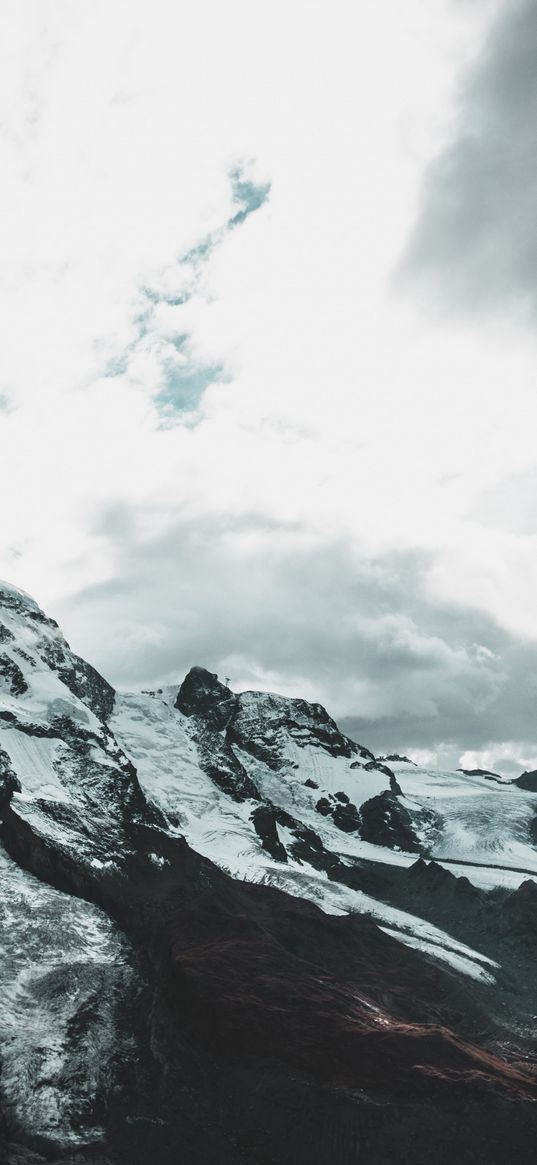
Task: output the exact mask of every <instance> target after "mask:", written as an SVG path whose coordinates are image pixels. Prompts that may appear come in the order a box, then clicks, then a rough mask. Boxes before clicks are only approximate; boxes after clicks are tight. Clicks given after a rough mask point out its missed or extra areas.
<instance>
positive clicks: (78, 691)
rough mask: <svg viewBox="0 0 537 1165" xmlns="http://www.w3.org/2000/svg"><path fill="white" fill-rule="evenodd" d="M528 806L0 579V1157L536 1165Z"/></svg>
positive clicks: (531, 813) (496, 784) (314, 708)
mask: <svg viewBox="0 0 537 1165" xmlns="http://www.w3.org/2000/svg"><path fill="white" fill-rule="evenodd" d="M529 784H530V785H531V782H530V783H529ZM536 808H537V794H536V793H535V791H534V790H533V788H531V787H528V782H527V781H526V782H518V783H517V782H514V783H509V782H502V781H501V780H498V779H496V780H490V776H489V775H488V774H486V773H481V772H472V773H464V772H457V773H445V772H434V771H430V770H426V769H423V768H420V767H419V766H417V765H415V764H414V763H413V762H412V761H410V760H408V758H403V757H400V756H398V755H395V754H394V755H393V756H390V757H389V758H385V759H384V758H379V759H377V758H375V757H374V756H373V754H372V753H371V752H370V751H369V750H368V749H367V748H366V747H364V746H363V745H361V744H358V743H357V742H355V741H353V740H351V739H349V738H348V737H346V736H345V735H343V734H342V733H341V732H340V731H339V729H338V727H337V725H336V724H335V722H334V721H333V720H332V719H331V718H330V716H329V714H328V713H327V712H326V710H325V709H324V708H323V707H322V706H321V705H320V704H310V703H308V702H307V701H304V700H297V699H290V698H288V697H285V696H278V695H275V694H272V693H266V692H241V693H234V692H232V691H231V689H230V688H229V687H227V686H226V685H225V684H223V683H221V681H220V680H219V679H218V677H217V676H216V675H214V674H213V673H211V672H209V671H206V670H205V669H203V668H200V667H193V668H192V669H191V670H190V672H189V673H188V675H187V676H186V677H185V679H184V680H183V681H182V683H179V682H178V683H177V685H175V686H174V687H173V688H169V689H168V688H167V689H164V690H161V691H155V692H152V693H147V692H146V693H143V692H140V693H134V694H126V693H116V692H115V691H114V689H113V688H112V687H111V685H110V684H109V683H108V682H107V681H106V680H105V679H103V677H101V676H100V675H99V674H98V672H96V671H95V669H94V668H93V667H91V665H90V664H87V663H85V662H84V661H83V660H82V659H80V658H79V657H78V656H77V655H76V654H74V653H73V652H72V651H71V649H70V648H69V645H68V644H67V643H66V641H65V639H64V637H63V635H62V633H61V631H60V629H59V628H58V626H57V624H56V623H55V622H54V621H53V620H51V619H49V618H48V617H47V616H46V615H45V614H44V613H43V612H42V611H41V610H40V608H39V607H38V606H37V604H36V603H35V602H34V600H33V599H31V598H30V597H29V596H28V595H26V594H24V593H23V592H22V591H18V590H16V589H15V588H13V587H10V586H8V585H5V584H0V813H1V845H0V870H1V874H2V877H1V882H0V910H1V912H2V920H3V925H2V931H1V939H0V942H1V949H2V959H1V961H0V1030H1V1037H2V1038H1V1046H0V1067H1V1072H0V1114H1V1119H0V1160H2V1161H3V1162H4V1161H5V1162H6V1165H41V1163H44V1162H46V1161H48V1162H51V1161H60V1160H61V1161H62V1162H70V1163H71V1165H89V1163H90V1162H91V1163H93V1165H141V1163H142V1162H144V1165H145V1162H147V1160H148V1159H152V1160H154V1161H156V1162H158V1163H159V1165H161V1163H162V1165H172V1162H173V1163H174V1165H175V1162H177V1160H178V1159H181V1160H185V1161H188V1162H189V1165H212V1163H213V1162H214V1163H215V1165H216V1162H218V1165H246V1163H248V1165H254V1163H259V1165H276V1162H281V1163H282V1165H291V1163H292V1165H325V1163H326V1162H327V1161H331V1162H334V1163H335V1165H351V1162H352V1165H355V1162H356V1161H357V1160H361V1159H363V1160H364V1161H365V1160H374V1161H375V1162H376V1163H377V1165H383V1162H388V1161H389V1162H390V1165H392V1162H394V1161H398V1160H402V1159H403V1158H402V1157H401V1152H403V1153H406V1155H407V1157H408V1159H409V1160H410V1159H411V1160H412V1161H413V1162H415V1163H416V1165H420V1163H423V1165H426V1163H427V1165H429V1162H430V1160H431V1158H430V1145H431V1143H432V1139H433V1138H434V1142H435V1161H436V1162H439V1163H440V1165H441V1163H442V1162H444V1161H445V1162H447V1161H448V1160H449V1161H450V1162H451V1160H452V1156H453V1152H455V1151H456V1153H457V1156H458V1158H459V1159H460V1161H461V1162H465V1161H468V1162H469V1161H473V1160H475V1159H476V1157H475V1147H476V1145H479V1146H481V1147H482V1149H483V1154H484V1155H483V1157H482V1159H485V1157H486V1159H487V1161H488V1162H494V1161H508V1160H510V1159H511V1158H510V1157H509V1153H510V1152H511V1151H514V1150H513V1145H514V1143H515V1142H514V1140H513V1114H514V1113H517V1114H518V1116H519V1117H520V1120H517V1122H516V1126H517V1129H518V1132H517V1134H516V1138H515V1139H516V1141H517V1144H516V1158H517V1160H518V1161H519V1162H524V1161H529V1160H530V1159H532V1158H531V1157H530V1155H529V1154H530V1153H531V1152H532V1151H533V1147H534V1138H535V1134H536V1132H537V1106H535V1103H534V1102H535V1099H536V1098H537V1073H536V1071H535V1066H534V1065H535V1053H536V1037H537V1021H536V1019H535V1015H534V1011H535V1005H534V992H535V988H536V986H537V983H536V978H537V975H536V971H535V966H536V959H535V955H536V950H535V942H536V935H537V927H536V922H537V902H536V898H537V888H536V886H535V881H536V879H537V851H536V849H535V838H536V829H535V820H536ZM505 1101H509V1102H510V1104H509V1105H506V1104H505V1103H504V1102H505ZM461 1105H463V1106H464V1114H465V1130H464V1135H463V1132H462V1125H461V1124H460V1122H457V1124H456V1126H454V1124H453V1112H454V1111H459V1110H460V1106H461ZM446 1138H447V1140H446ZM357 1153H358V1154H359V1156H358V1157H357ZM502 1153H504V1156H501V1154H502ZM465 1154H466V1155H465ZM472 1154H473V1155H472ZM525 1154H526V1155H525Z"/></svg>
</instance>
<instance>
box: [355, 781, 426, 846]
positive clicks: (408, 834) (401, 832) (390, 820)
mask: <svg viewBox="0 0 537 1165" xmlns="http://www.w3.org/2000/svg"><path fill="white" fill-rule="evenodd" d="M360 816H361V824H360V833H361V836H362V837H363V839H364V841H370V842H373V844H374V845H387V846H397V847H398V848H399V849H404V850H407V851H408V853H421V850H422V847H421V845H420V842H419V840H418V838H417V837H416V834H415V832H414V828H413V825H412V818H411V816H410V813H409V812H408V810H407V809H405V807H404V806H403V805H401V803H400V801H399V800H398V798H397V795H396V794H395V793H393V792H392V791H391V789H390V790H386V792H385V793H380V794H379V796H378V797H372V798H371V800H370V801H366V802H365V805H362V808H361V813H360Z"/></svg>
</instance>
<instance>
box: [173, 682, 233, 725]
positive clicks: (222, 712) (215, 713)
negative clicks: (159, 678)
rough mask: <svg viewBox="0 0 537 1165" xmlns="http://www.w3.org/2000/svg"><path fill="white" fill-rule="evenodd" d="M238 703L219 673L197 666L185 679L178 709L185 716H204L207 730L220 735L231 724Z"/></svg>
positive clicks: (176, 704)
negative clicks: (220, 678)
mask: <svg viewBox="0 0 537 1165" xmlns="http://www.w3.org/2000/svg"><path fill="white" fill-rule="evenodd" d="M236 703H237V697H236V696H235V695H234V694H233V692H232V691H231V690H230V689H229V688H228V687H226V685H225V684H223V683H221V681H220V680H219V679H218V676H217V674H216V672H210V671H207V669H206V668H204V667H198V666H196V667H191V668H190V671H189V672H188V674H187V675H186V676H185V678H184V680H183V682H182V684H181V687H180V688H179V692H178V695H177V700H176V701H175V707H176V708H177V709H178V710H179V712H182V713H183V715H184V716H202V717H203V719H204V720H205V723H206V725H207V727H208V728H210V729H212V730H213V731H214V732H220V731H222V729H223V728H225V727H226V725H227V724H228V723H229V720H230V718H231V716H232V715H233V712H234V709H235V706H236Z"/></svg>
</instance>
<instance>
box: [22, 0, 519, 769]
mask: <svg viewBox="0 0 537 1165" xmlns="http://www.w3.org/2000/svg"><path fill="white" fill-rule="evenodd" d="M0 91H1V99H0V172H1V174H2V183H1V187H0V204H1V205H0V232H1V236H2V238H1V252H0V253H1V256H2V261H1V265H0V308H1V318H2V328H1V350H2V361H1V368H0V378H1V379H0V473H1V475H2V522H1V529H0V575H1V576H2V577H4V578H6V579H8V580H9V581H11V582H13V583H15V584H17V585H19V586H22V587H23V588H24V589H26V590H28V591H30V592H31V593H32V594H33V595H34V596H35V597H36V598H37V600H38V601H39V602H40V603H41V605H42V606H44V607H45V608H46V609H47V611H48V612H49V613H51V614H52V615H54V616H55V617H56V618H57V619H58V620H59V622H60V623H61V624H62V627H63V628H64V630H65V633H66V635H67V637H68V639H69V640H70V642H71V644H72V646H73V647H74V648H75V649H76V650H77V651H79V652H80V654H82V655H84V656H86V657H87V658H89V659H90V660H91V661H92V662H93V663H94V664H95V665H96V666H97V667H99V668H100V670H102V671H103V672H104V673H105V674H106V675H107V676H108V677H109V678H110V679H111V680H112V681H113V682H114V683H116V685H119V686H122V687H129V686H139V685H143V686H150V685H157V684H158V683H160V682H171V681H175V680H180V679H181V678H182V676H183V675H184V673H185V672H186V670H187V669H188V668H189V667H190V666H191V665H192V664H193V663H201V664H203V665H205V666H207V667H209V668H211V670H214V671H217V672H218V673H219V674H221V675H222V676H229V677H230V680H231V685H232V686H233V687H235V688H236V689H241V688H245V687H261V688H270V689H274V690H279V691H283V692H286V693H289V694H291V695H301V696H305V697H306V698H310V699H316V700H320V701H322V702H323V703H324V704H326V706H327V707H328V708H329V710H330V711H331V712H332V714H334V715H335V716H336V717H337V718H338V719H339V720H340V722H342V723H343V724H344V725H345V726H346V727H347V730H349V731H351V733H353V734H355V735H356V736H357V737H358V738H359V739H361V740H362V741H363V742H364V743H365V744H367V745H368V746H369V747H373V748H374V749H375V750H376V751H392V750H394V749H397V750H399V751H405V752H410V754H411V755H413V756H416V757H421V758H423V759H429V760H432V761H433V762H436V763H439V764H455V763H456V764H458V763H463V764H465V765H476V764H484V765H486V766H487V767H493V768H498V769H499V770H500V771H502V772H508V773H511V772H512V773H514V772H518V771H520V770H521V768H524V767H536V766H537V437H536V433H537V348H536V343H535V326H536V316H537V218H536V205H537V0H530V2H519V0H506V2H505V3H502V2H501V0H427V3H424V2H423V0H405V2H404V3H401V0H270V3H269V2H268V0H227V2H226V3H225V4H223V3H222V2H221V0H196V3H186V2H183V0H151V2H149V0H77V2H76V3H73V0H47V3H43V2H42V0H12V2H11V0H4V3H3V5H2V8H1V11H0Z"/></svg>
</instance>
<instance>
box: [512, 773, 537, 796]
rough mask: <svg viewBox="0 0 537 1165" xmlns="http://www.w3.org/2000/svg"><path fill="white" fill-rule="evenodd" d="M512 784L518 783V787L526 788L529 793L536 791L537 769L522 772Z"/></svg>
mask: <svg viewBox="0 0 537 1165" xmlns="http://www.w3.org/2000/svg"><path fill="white" fill-rule="evenodd" d="M513 785H518V788H519V789H527V790H528V792H529V793H537V769H534V770H533V772H531V773H522V776H521V777H517V778H516V780H514V781H513Z"/></svg>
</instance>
